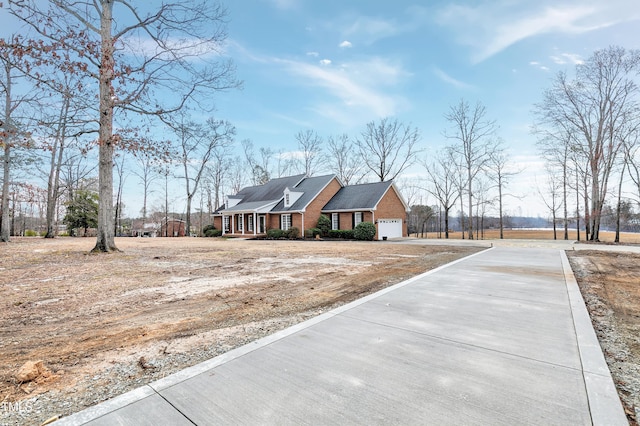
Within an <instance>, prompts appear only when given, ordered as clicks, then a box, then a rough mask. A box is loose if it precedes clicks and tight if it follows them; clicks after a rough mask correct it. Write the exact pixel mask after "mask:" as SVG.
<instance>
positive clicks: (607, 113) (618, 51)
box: [536, 46, 640, 241]
mask: <svg viewBox="0 0 640 426" xmlns="http://www.w3.org/2000/svg"><path fill="white" fill-rule="evenodd" d="M639 71H640V51H635V50H630V51H627V50H625V49H624V48H622V47H617V46H610V47H608V48H606V49H602V50H598V51H596V52H594V54H593V55H592V56H591V57H590V58H589V59H587V60H586V61H585V62H584V64H581V65H577V66H576V73H575V78H574V79H570V78H569V77H568V76H567V75H566V73H564V72H560V73H558V74H557V75H556V77H555V79H554V80H553V83H552V86H551V88H550V89H548V90H546V91H545V93H544V96H543V101H542V102H541V103H540V104H538V105H536V111H537V114H538V117H539V120H538V121H539V124H540V125H543V126H548V127H550V128H557V129H566V132H568V133H570V134H572V135H575V137H576V144H577V147H578V149H580V150H582V151H583V152H584V155H585V157H586V158H587V161H588V165H589V174H590V185H589V186H590V197H589V198H590V205H589V219H588V228H590V231H591V235H590V239H591V240H593V241H598V240H599V232H600V217H601V215H602V208H603V206H604V204H605V201H606V197H607V190H608V186H609V178H610V176H611V172H612V171H613V168H614V166H615V164H616V158H617V156H618V155H619V153H620V148H621V145H622V138H621V134H620V132H621V129H625V128H626V127H627V125H628V122H629V120H630V119H636V118H637V114H635V113H634V111H636V110H637V109H638V99H637V93H638V87H637V85H636V83H635V82H634V77H635V76H636V75H637V73H638V72H639Z"/></svg>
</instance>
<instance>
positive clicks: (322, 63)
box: [320, 59, 331, 66]
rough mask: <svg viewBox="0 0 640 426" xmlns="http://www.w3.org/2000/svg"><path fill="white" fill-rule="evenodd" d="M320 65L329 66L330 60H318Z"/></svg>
mask: <svg viewBox="0 0 640 426" xmlns="http://www.w3.org/2000/svg"><path fill="white" fill-rule="evenodd" d="M320 65H324V66H327V65H331V59H320Z"/></svg>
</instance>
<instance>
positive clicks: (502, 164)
mask: <svg viewBox="0 0 640 426" xmlns="http://www.w3.org/2000/svg"><path fill="white" fill-rule="evenodd" d="M509 165H510V162H509V156H508V155H507V153H506V152H505V150H504V148H502V144H498V145H497V148H496V149H495V150H494V151H493V152H492V153H491V157H490V158H489V162H488V164H487V176H488V177H489V179H491V180H492V181H493V183H494V184H495V187H496V188H497V189H498V216H499V219H498V220H499V226H500V239H503V238H504V220H503V218H504V210H503V207H504V196H505V195H507V194H505V192H504V191H505V189H506V186H507V185H508V184H509V180H510V179H511V178H512V177H513V176H515V175H517V174H518V173H520V170H516V169H513V168H510V167H509ZM564 188H565V200H566V179H565V187H564ZM565 212H566V209H565ZM565 217H566V213H565ZM565 223H566V220H565Z"/></svg>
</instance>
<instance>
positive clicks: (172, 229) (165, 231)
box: [160, 218, 187, 237]
mask: <svg viewBox="0 0 640 426" xmlns="http://www.w3.org/2000/svg"><path fill="white" fill-rule="evenodd" d="M186 235H187V222H185V221H184V220H181V219H173V218H169V219H168V220H167V221H166V222H163V223H162V224H161V225H160V236H161V237H184V236H186Z"/></svg>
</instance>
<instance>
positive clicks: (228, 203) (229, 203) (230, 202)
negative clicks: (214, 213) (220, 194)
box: [224, 195, 242, 209]
mask: <svg viewBox="0 0 640 426" xmlns="http://www.w3.org/2000/svg"><path fill="white" fill-rule="evenodd" d="M240 201H242V198H233V197H230V196H228V195H227V196H226V197H225V200H224V208H225V209H230V208H231V207H234V206H236V205H238V203H239V202H240Z"/></svg>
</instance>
